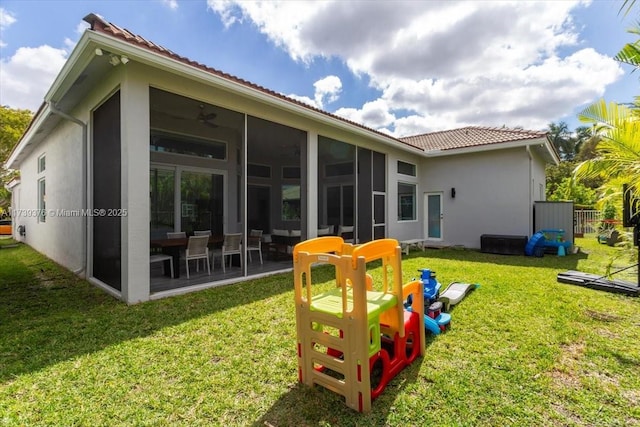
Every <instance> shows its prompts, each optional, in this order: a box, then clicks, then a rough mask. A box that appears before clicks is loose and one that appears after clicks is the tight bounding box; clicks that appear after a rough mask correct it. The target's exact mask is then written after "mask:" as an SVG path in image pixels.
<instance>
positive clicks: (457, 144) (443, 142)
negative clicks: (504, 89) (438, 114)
mask: <svg viewBox="0 0 640 427" xmlns="http://www.w3.org/2000/svg"><path fill="white" fill-rule="evenodd" d="M546 135H547V134H546V132H540V131H531V130H521V129H508V128H492V127H482V126H468V127H464V128H460V129H453V130H445V131H440V132H432V133H425V134H422V135H415V136H408V137H403V138H399V139H400V140H401V141H405V142H407V143H409V144H411V145H415V146H416V147H420V148H422V149H424V150H425V151H432V150H454V149H457V148H469V147H478V146H485V145H493V144H500V143H506V142H515V141H523V140H528V139H538V138H544V137H546Z"/></svg>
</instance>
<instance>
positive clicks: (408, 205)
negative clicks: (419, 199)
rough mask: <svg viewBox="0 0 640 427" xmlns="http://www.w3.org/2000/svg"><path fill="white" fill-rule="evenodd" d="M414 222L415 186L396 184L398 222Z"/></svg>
mask: <svg viewBox="0 0 640 427" xmlns="http://www.w3.org/2000/svg"><path fill="white" fill-rule="evenodd" d="M415 220H416V185H415V184H409V183H406V182H398V221H415Z"/></svg>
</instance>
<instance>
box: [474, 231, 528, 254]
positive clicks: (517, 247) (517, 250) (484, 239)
mask: <svg viewBox="0 0 640 427" xmlns="http://www.w3.org/2000/svg"><path fill="white" fill-rule="evenodd" d="M528 240H529V238H528V237H527V236H504V235H499V234H483V235H482V236H480V250H481V251H482V252H487V253H491V254H500V255H523V254H524V247H525V246H526V245H527V241H528Z"/></svg>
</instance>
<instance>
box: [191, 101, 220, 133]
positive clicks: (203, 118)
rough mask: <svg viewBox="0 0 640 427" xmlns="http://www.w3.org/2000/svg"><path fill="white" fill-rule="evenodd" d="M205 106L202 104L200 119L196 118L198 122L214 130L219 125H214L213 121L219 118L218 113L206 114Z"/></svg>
mask: <svg viewBox="0 0 640 427" xmlns="http://www.w3.org/2000/svg"><path fill="white" fill-rule="evenodd" d="M204 108H205V107H204V105H202V104H200V113H199V114H198V117H197V118H196V120H198V121H199V122H200V123H202V124H204V125H206V126H209V127H212V128H217V127H218V125H217V124H215V123H213V120H215V118H216V117H217V116H218V115H217V114H216V113H208V114H207V113H205V112H204Z"/></svg>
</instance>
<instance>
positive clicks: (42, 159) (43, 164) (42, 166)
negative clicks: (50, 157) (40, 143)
mask: <svg viewBox="0 0 640 427" xmlns="http://www.w3.org/2000/svg"><path fill="white" fill-rule="evenodd" d="M46 160H47V158H46V157H45V156H44V154H42V155H41V156H40V157H38V173H41V172H44V170H45V169H46V167H47V162H46Z"/></svg>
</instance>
